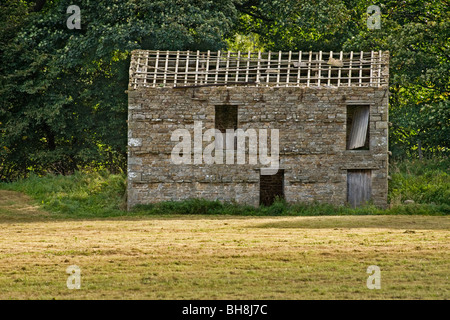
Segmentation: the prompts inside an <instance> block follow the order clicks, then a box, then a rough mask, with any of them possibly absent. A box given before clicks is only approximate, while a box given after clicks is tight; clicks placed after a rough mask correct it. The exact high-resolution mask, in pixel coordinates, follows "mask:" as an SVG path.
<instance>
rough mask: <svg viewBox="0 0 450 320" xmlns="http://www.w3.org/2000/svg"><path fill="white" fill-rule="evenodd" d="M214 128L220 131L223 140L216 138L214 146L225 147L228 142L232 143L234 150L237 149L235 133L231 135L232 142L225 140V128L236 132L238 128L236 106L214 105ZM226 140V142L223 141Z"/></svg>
mask: <svg viewBox="0 0 450 320" xmlns="http://www.w3.org/2000/svg"><path fill="white" fill-rule="evenodd" d="M214 119H215V120H214V121H215V128H216V129H218V130H219V131H220V132H221V133H222V137H223V141H220V139H216V148H223V149H225V148H226V146H227V145H229V144H230V143H233V144H234V148H233V149H234V150H236V149H237V138H236V134H234V136H233V138H232V139H233V141H234V142H228V141H226V140H225V139H226V132H227V129H232V130H234V132H235V133H236V129H237V128H238V107H237V106H216V107H215V118H214ZM224 142H226V143H224Z"/></svg>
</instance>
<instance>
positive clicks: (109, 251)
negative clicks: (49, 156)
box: [0, 191, 450, 299]
mask: <svg viewBox="0 0 450 320" xmlns="http://www.w3.org/2000/svg"><path fill="white" fill-rule="evenodd" d="M30 203H31V202H30V200H29V199H28V198H26V197H24V196H22V195H20V194H16V193H11V192H8V193H7V194H6V193H5V192H4V191H0V224H1V225H0V227H1V233H0V299H53V298H55V299H448V298H449V297H450V290H449V289H450V287H449V281H448V272H449V266H450V254H449V247H450V245H449V236H450V219H449V218H448V217H424V216H341V217H279V218H274V217H267V218H261V217H257V218H254V217H245V218H244V217H229V216H228V217H217V216H215V217H209V216H208V217H206V216H170V217H144V218H120V219H102V220H72V221H64V220H58V219H53V218H51V216H50V215H49V214H48V213H45V212H42V211H41V210H38V209H37V208H36V207H34V206H32V205H30ZM27 212H28V213H27ZM15 213H16V214H15ZM14 216H17V217H18V218H16V219H14V218H13V217H14ZM70 265H77V266H79V267H80V268H81V289H80V290H69V289H67V287H66V280H67V277H68V274H66V273H65V271H66V268H67V267H68V266H70ZM370 265H377V266H379V267H380V269H381V289H380V290H369V289H368V288H367V287H366V279H367V277H368V274H366V269H367V267H368V266H370Z"/></svg>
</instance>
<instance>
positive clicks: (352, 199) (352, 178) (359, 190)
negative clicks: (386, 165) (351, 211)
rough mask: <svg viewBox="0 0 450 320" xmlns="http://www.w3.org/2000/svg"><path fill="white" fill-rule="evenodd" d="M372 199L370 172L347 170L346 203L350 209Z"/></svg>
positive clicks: (365, 170)
mask: <svg viewBox="0 0 450 320" xmlns="http://www.w3.org/2000/svg"><path fill="white" fill-rule="evenodd" d="M371 198H372V170H367V169H363V170H347V201H348V203H349V204H350V206H351V207H352V208H356V207H359V206H361V205H364V204H365V203H368V202H369V201H370V199H371Z"/></svg>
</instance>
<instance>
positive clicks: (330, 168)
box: [128, 50, 389, 209]
mask: <svg viewBox="0 0 450 320" xmlns="http://www.w3.org/2000/svg"><path fill="white" fill-rule="evenodd" d="M388 63H389V53H388V52H382V51H379V52H374V51H372V52H348V53H345V52H245V53H244V52H229V51H227V52H220V51H218V52H210V51H208V52H198V51H146V50H136V51H133V53H132V58H131V66H130V82H129V88H128V99H129V106H128V208H129V209H130V208H132V207H133V206H135V205H137V204H148V203H154V202H159V201H169V200H183V199H188V198H204V199H209V200H221V201H235V202H238V203H245V204H250V205H254V206H258V205H260V204H264V205H269V204H271V203H272V202H273V201H274V200H275V199H276V198H277V197H280V198H284V199H285V200H286V201H287V202H289V203H295V202H313V201H318V202H326V203H331V204H335V205H350V206H353V207H355V206H360V205H362V204H364V203H373V204H374V205H376V206H379V207H386V206H387V192H388V153H389V151H388V123H389V122H388V96H389V91H388V90H389V87H388V84H389V72H388V70H389V66H388Z"/></svg>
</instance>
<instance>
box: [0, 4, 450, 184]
mask: <svg viewBox="0 0 450 320" xmlns="http://www.w3.org/2000/svg"><path fill="white" fill-rule="evenodd" d="M73 4H76V5H78V6H79V7H80V8H81V30H77V29H73V30H69V29H68V28H67V26H66V20H67V19H68V17H69V16H70V13H67V7H68V6H69V5H73ZM372 4H374V3H373V2H372V1H368V0H331V1H328V0H327V1H325V0H315V1H298V0H194V1H192V0H139V1H138V0H98V1H92V0H78V1H69V0H47V1H45V0H37V1H26V0H5V1H2V2H1V4H0V57H1V59H2V63H1V64H0V180H14V179H17V178H19V177H23V176H27V175H28V174H29V173H30V172H36V173H38V174H40V173H43V172H46V171H51V172H57V173H63V174H66V173H71V172H73V171H74V170H75V169H77V168H82V167H106V168H109V169H110V170H112V171H120V170H121V169H122V170H123V169H125V166H126V107H127V96H126V92H125V91H126V89H127V83H128V65H129V55H130V52H131V50H133V49H138V48H142V49H161V50H165V49H172V50H187V49H190V50H208V49H209V50H218V49H224V48H226V47H229V48H232V49H235V48H239V49H263V50H323V51H325V50H333V51H340V50H344V51H349V50H356V51H358V50H389V51H390V52H391V64H390V76H391V83H390V86H391V88H390V89H391V96H390V121H391V122H392V123H393V127H392V128H391V136H390V147H391V150H392V151H393V156H394V157H396V158H412V157H418V156H419V154H423V155H424V156H431V155H440V156H442V155H444V156H448V152H449V148H450V106H449V102H448V98H449V97H448V96H449V57H450V48H449V47H450V44H449V34H450V19H449V12H450V11H449V3H448V1H425V0H407V1H393V0H387V1H380V2H377V3H375V4H377V5H379V6H380V8H381V12H382V17H381V29H379V30H369V29H368V28H367V24H366V21H367V17H368V15H367V7H368V6H369V5H372ZM418 146H421V150H420V151H421V152H420V153H419V152H418Z"/></svg>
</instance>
